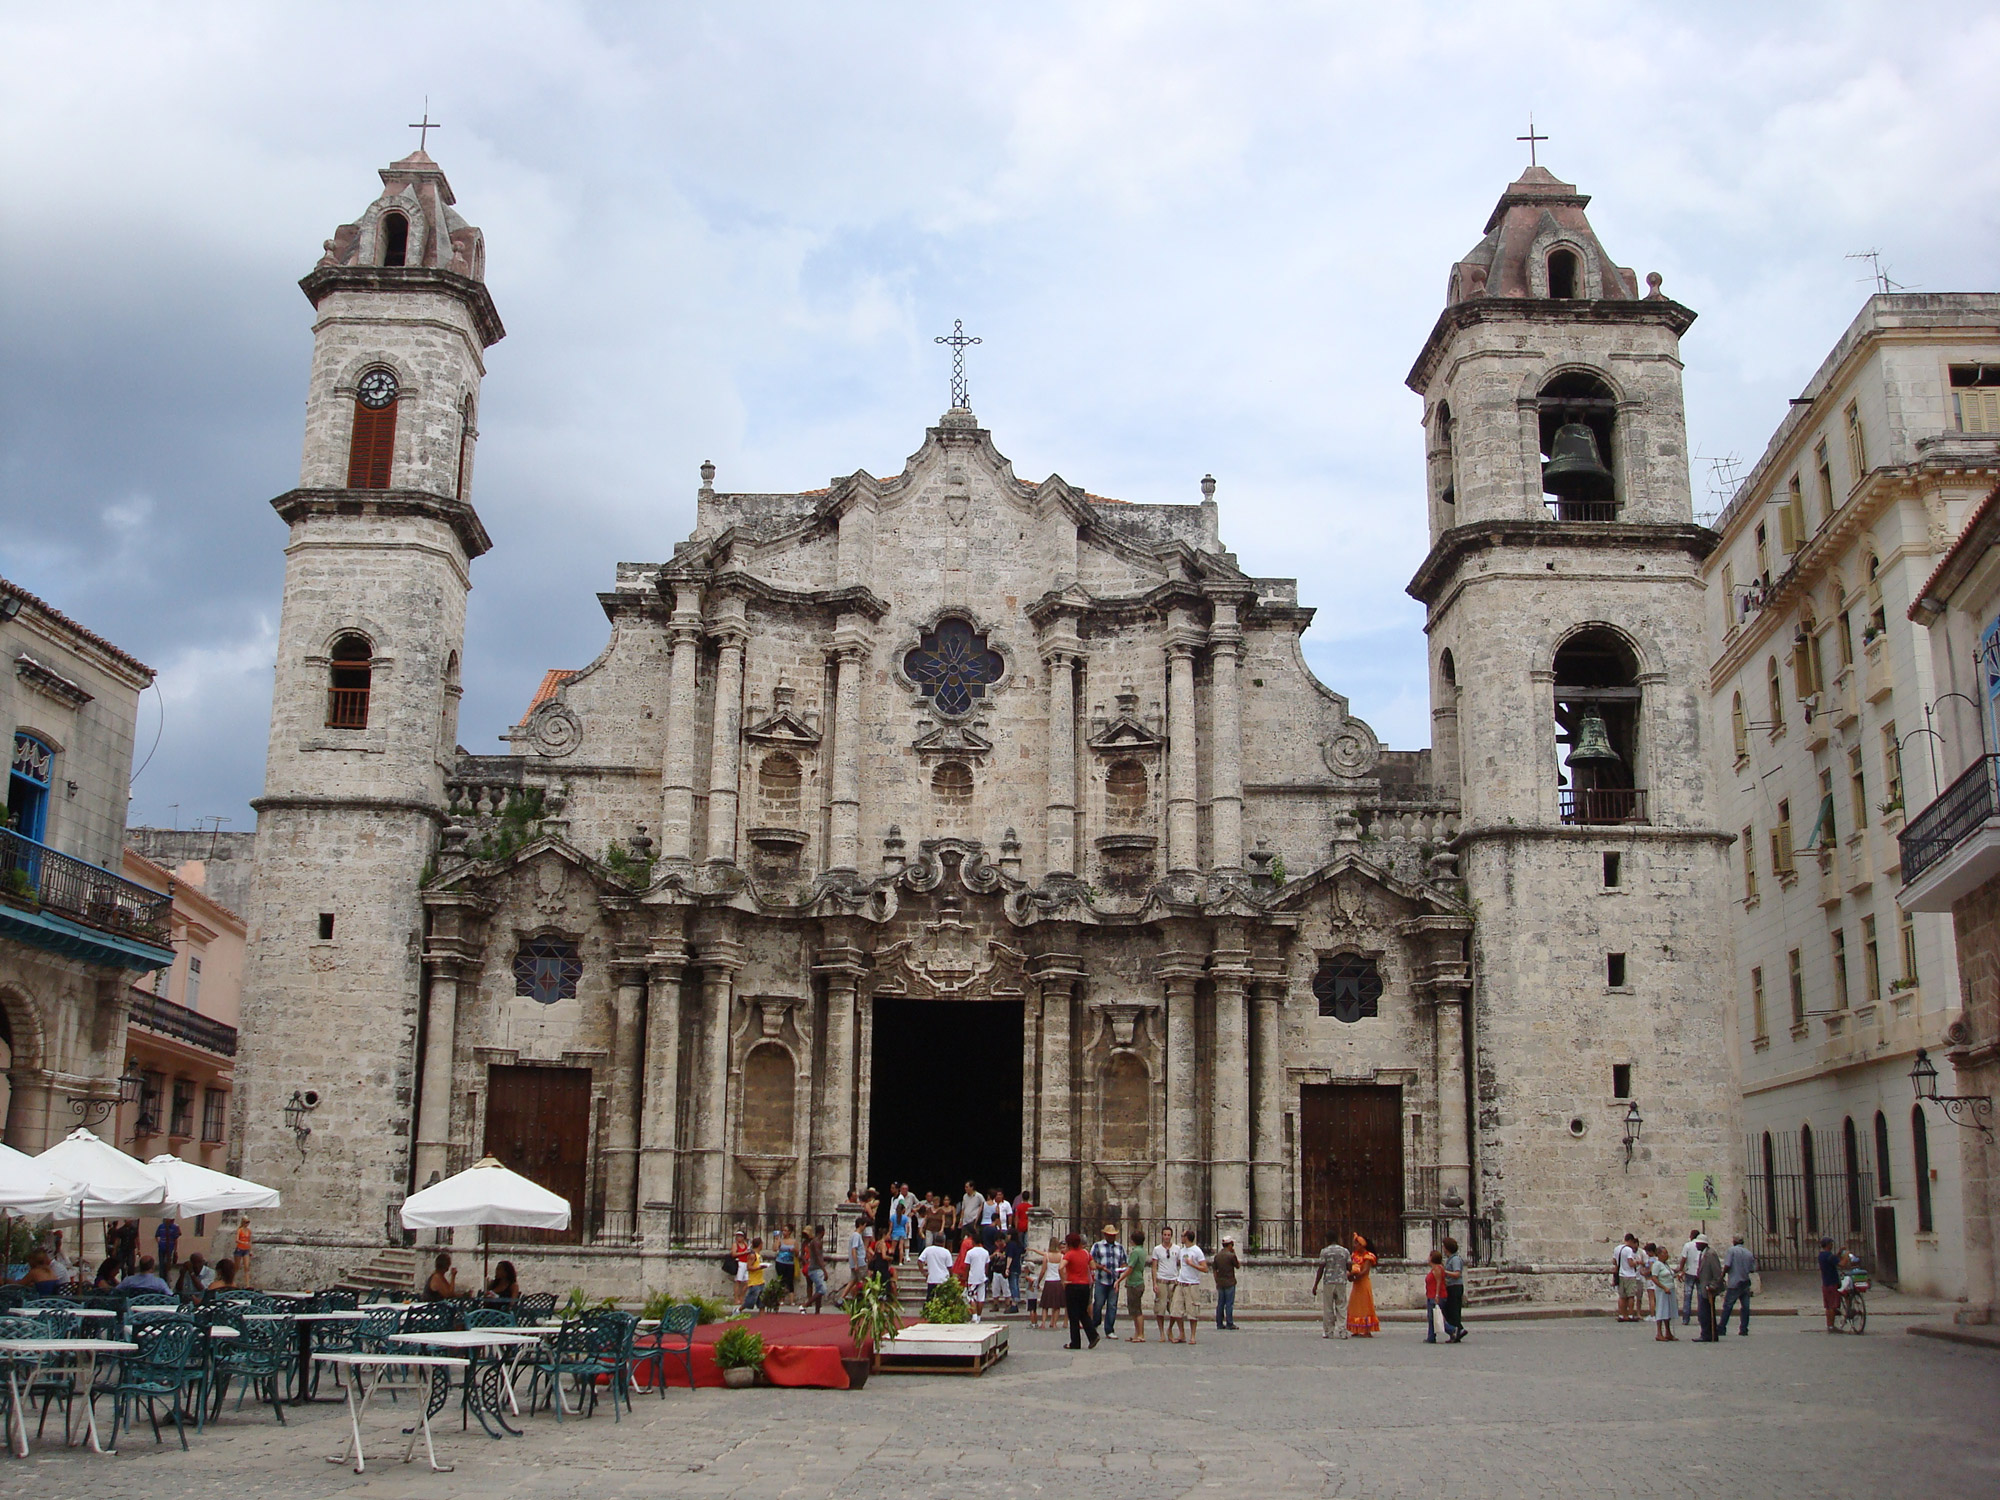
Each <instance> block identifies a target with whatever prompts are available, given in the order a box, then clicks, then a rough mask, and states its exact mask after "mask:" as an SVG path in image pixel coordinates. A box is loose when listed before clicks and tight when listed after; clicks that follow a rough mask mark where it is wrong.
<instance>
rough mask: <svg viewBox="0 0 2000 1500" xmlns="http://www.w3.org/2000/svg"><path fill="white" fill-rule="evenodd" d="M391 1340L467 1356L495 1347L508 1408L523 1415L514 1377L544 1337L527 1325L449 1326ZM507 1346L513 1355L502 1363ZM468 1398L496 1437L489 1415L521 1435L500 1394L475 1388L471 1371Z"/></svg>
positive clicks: (482, 1423)
mask: <svg viewBox="0 0 2000 1500" xmlns="http://www.w3.org/2000/svg"><path fill="white" fill-rule="evenodd" d="M388 1341H389V1342H390V1343H392V1344H407V1345H409V1346H410V1347H412V1348H420V1349H463V1350H464V1351H465V1352H466V1354H467V1355H468V1356H472V1355H476V1354H477V1353H478V1352H479V1351H480V1350H482V1349H490V1350H493V1351H494V1357H493V1367H494V1368H495V1369H496V1370H504V1374H503V1375H502V1377H501V1378H500V1380H499V1381H498V1382H497V1383H498V1384H499V1385H500V1387H501V1389H503V1390H505V1391H506V1393H507V1410H508V1411H510V1412H512V1413H513V1414H514V1415H515V1416H517V1417H518V1416H520V1415H521V1403H520V1401H519V1400H518V1399H517V1398H516V1396H515V1395H514V1377H515V1375H516V1374H517V1373H518V1371H519V1369H520V1364H521V1356H522V1355H523V1354H524V1353H525V1352H526V1351H528V1350H529V1349H534V1348H538V1347H539V1346H540V1345H541V1342H542V1339H541V1335H540V1334H538V1333H535V1332H534V1331H533V1330H531V1329H526V1328H446V1329H439V1330H437V1331H435V1332H432V1333H392V1334H390V1335H389V1340H388ZM507 1349H511V1350H513V1351H514V1355H513V1358H512V1359H511V1360H507V1361H505V1362H504V1363H503V1362H502V1360H501V1359H500V1351H502V1350H507ZM557 1399H558V1400H560V1399H561V1397H560V1396H558V1397H557ZM465 1400H466V1403H467V1404H468V1405H469V1406H470V1407H471V1408H472V1414H473V1415H474V1416H475V1417H477V1418H479V1425H480V1426H481V1427H484V1428H485V1429H486V1431H487V1432H488V1433H489V1434H490V1435H491V1436H493V1437H496V1438H497V1437H498V1436H500V1434H499V1433H497V1432H494V1431H493V1425H492V1423H491V1422H488V1421H487V1420H486V1418H487V1416H488V1415H489V1414H490V1415H491V1416H492V1418H493V1421H494V1422H498V1423H499V1424H500V1426H501V1427H502V1428H503V1429H504V1430H505V1431H507V1432H511V1433H513V1434H514V1436H515V1437H519V1436H520V1435H521V1433H520V1430H519V1429H518V1428H514V1427H509V1426H507V1418H506V1417H505V1416H504V1415H503V1414H502V1413H501V1411H500V1401H499V1397H498V1395H497V1394H496V1393H494V1392H490V1391H489V1392H486V1393H484V1394H482V1393H481V1392H479V1391H478V1390H477V1389H476V1388H475V1387H474V1385H473V1372H471V1371H467V1373H466V1377H465Z"/></svg>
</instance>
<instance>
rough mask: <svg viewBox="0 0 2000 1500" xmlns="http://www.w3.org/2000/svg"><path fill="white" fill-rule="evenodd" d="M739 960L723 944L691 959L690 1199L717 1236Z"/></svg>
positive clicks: (723, 1204)
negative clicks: (694, 1022) (694, 1072)
mask: <svg viewBox="0 0 2000 1500" xmlns="http://www.w3.org/2000/svg"><path fill="white" fill-rule="evenodd" d="M743 959H744V950H743V945H742V944H741V943H737V942H731V941H728V940H727V939H719V940H716V941H712V942H707V943H704V944H702V945H701V948H700V950H699V952H698V953H697V954H696V956H695V962H696V963H697V964H698V965H699V966H700V968H701V991H702V994H701V1003H702V1016H701V1023H702V1044H701V1071H700V1073H699V1075H698V1076H697V1078H696V1080H695V1120H694V1133H695V1139H696V1140H697V1142H698V1143H699V1144H698V1145H697V1146H696V1148H695V1171H694V1177H695V1182H696V1187H695V1191H694V1192H693V1193H692V1194H691V1195H690V1196H692V1197H693V1199H694V1201H695V1204H696V1205H697V1206H698V1207H699V1208H700V1209H701V1210H702V1211H703V1212H705V1213H709V1214H713V1215H714V1216H715V1221H716V1225H717V1231H716V1232H717V1233H718V1234H721V1233H726V1232H727V1231H728V1228H729V1226H728V1225H727V1224H725V1223H723V1222H722V1219H723V1215H724V1214H725V1213H727V1212H728V1209H729V1146H728V1142H729V1135H728V1131H727V1125H728V1120H729V1110H730V1107H731V1106H730V1100H729V1032H730V1022H731V1020H732V1019H733V1016H734V1013H735V1008H736V1007H735V999H736V971H737V970H738V969H740V968H742V967H743Z"/></svg>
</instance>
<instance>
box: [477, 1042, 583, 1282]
mask: <svg viewBox="0 0 2000 1500" xmlns="http://www.w3.org/2000/svg"><path fill="white" fill-rule="evenodd" d="M486 1154H487V1155H488V1156H491V1157H496V1158H498V1160H499V1162H500V1165H501V1166H503V1167H507V1168H509V1169H511V1170H513V1171H516V1172H519V1173H520V1174H521V1175H522V1176H523V1177H526V1178H528V1179H530V1180H531V1181H533V1182H538V1183H540V1184H541V1185H542V1186H543V1187H545V1188H547V1189H548V1190H549V1191H550V1192H552V1193H560V1194H561V1195H562V1196H563V1197H564V1198H567V1199H568V1200H569V1224H570V1227H569V1228H567V1229H492V1230H489V1231H488V1232H487V1238H488V1239H490V1240H493V1241H495V1242H501V1241H509V1242H515V1243H521V1242H535V1243H542V1244H556V1245H574V1244H576V1243H578V1242H579V1241H581V1240H582V1238H583V1219H584V1210H585V1198H586V1195H587V1194H588V1191H589V1186H590V1069H588V1068H546V1067H533V1066H526V1065H524V1066H516V1067H503V1066H499V1065H495V1066H493V1067H491V1068H488V1069H487V1071H486Z"/></svg>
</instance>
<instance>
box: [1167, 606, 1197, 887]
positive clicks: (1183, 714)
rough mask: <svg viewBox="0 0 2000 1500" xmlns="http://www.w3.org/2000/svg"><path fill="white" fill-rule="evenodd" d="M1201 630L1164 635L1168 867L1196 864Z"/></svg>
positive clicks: (1173, 869)
mask: <svg viewBox="0 0 2000 1500" xmlns="http://www.w3.org/2000/svg"><path fill="white" fill-rule="evenodd" d="M1200 645H1201V632H1200V631H1199V630H1195V629H1193V628H1191V627H1188V626H1184V625H1183V626H1180V627H1179V628H1177V629H1176V630H1175V631H1174V632H1173V633H1172V634H1170V635H1169V636H1168V639H1167V870H1168V873H1170V874H1178V873H1180V872H1183V871H1189V870H1193V869H1195V868H1197V866H1198V863H1199V854H1198V851H1197V848H1196V842H1195V724H1194V654H1195V652H1196V650H1197V649H1199V647H1200Z"/></svg>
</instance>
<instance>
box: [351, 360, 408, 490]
mask: <svg viewBox="0 0 2000 1500" xmlns="http://www.w3.org/2000/svg"><path fill="white" fill-rule="evenodd" d="M400 394H401V385H400V383H399V382H398V381H397V379H396V376H395V372H394V371H392V370H385V369H384V368H382V366H380V365H377V366H375V368H373V369H372V370H368V371H366V372H365V373H364V374H363V375H362V377H361V378H360V379H359V380H358V381H356V382H355V384H354V430H353V432H352V434H351V435H350V436H349V438H348V444H347V487H348V488H349V489H351V490H386V489H387V488H389V477H390V471H391V469H392V468H393V466H394V462H395V457H396V398H397V396H398V395H400Z"/></svg>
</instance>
